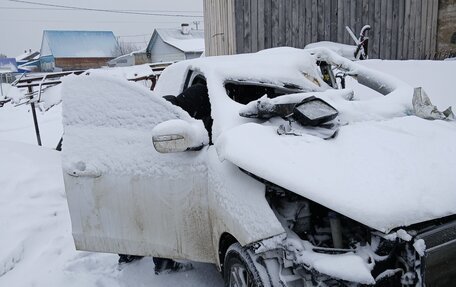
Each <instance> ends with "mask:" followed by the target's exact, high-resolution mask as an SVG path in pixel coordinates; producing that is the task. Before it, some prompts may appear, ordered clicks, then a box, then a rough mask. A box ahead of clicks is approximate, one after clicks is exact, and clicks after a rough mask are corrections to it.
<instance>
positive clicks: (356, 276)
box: [284, 238, 375, 284]
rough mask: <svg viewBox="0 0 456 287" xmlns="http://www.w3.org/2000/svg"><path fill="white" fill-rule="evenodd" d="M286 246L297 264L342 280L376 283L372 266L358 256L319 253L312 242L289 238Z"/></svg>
mask: <svg viewBox="0 0 456 287" xmlns="http://www.w3.org/2000/svg"><path fill="white" fill-rule="evenodd" d="M284 244H285V245H286V249H287V250H290V251H294V252H293V253H295V254H296V259H295V260H294V261H295V262H294V263H296V264H304V265H306V266H309V267H311V268H313V269H315V270H317V271H318V272H320V273H323V274H326V275H329V276H331V277H335V278H339V279H342V280H347V281H351V282H358V283H361V284H374V283H375V280H374V278H373V277H372V275H371V265H370V264H369V263H368V262H366V260H365V259H363V258H362V256H360V255H358V254H355V253H353V252H347V253H344V254H323V253H317V252H315V251H313V248H314V246H313V245H312V244H311V243H310V242H308V241H303V240H300V239H293V238H288V239H287V240H286V241H285V243H284ZM372 266H373V265H372Z"/></svg>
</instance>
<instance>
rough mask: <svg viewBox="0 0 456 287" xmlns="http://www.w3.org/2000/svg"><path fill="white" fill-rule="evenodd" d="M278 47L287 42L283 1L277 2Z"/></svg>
mask: <svg viewBox="0 0 456 287" xmlns="http://www.w3.org/2000/svg"><path fill="white" fill-rule="evenodd" d="M278 7H279V46H285V45H286V41H287V37H286V36H287V34H286V33H287V31H286V11H285V3H284V1H280V0H279V6H278Z"/></svg>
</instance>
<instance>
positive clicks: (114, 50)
mask: <svg viewBox="0 0 456 287" xmlns="http://www.w3.org/2000/svg"><path fill="white" fill-rule="evenodd" d="M40 54H41V57H40V67H41V71H43V72H54V71H69V70H86V69H91V68H100V67H102V66H106V65H107V62H108V61H109V60H111V59H113V58H115V57H117V56H119V46H118V43H117V40H116V38H115V37H114V34H113V33H112V32H110V31H48V30H46V31H44V32H43V40H42V42H41V51H40Z"/></svg>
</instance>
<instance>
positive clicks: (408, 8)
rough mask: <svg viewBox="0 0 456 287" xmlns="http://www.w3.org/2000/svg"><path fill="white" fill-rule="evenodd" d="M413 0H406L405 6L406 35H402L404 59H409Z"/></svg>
mask: <svg viewBox="0 0 456 287" xmlns="http://www.w3.org/2000/svg"><path fill="white" fill-rule="evenodd" d="M411 8H412V0H405V6H404V37H402V42H403V44H402V59H408V57H409V55H408V51H409V45H410V44H409V39H410V15H411Z"/></svg>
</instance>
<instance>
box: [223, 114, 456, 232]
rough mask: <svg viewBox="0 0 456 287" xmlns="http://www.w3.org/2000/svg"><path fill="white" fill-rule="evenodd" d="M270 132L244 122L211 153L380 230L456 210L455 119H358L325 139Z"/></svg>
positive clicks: (225, 135)
mask: <svg viewBox="0 0 456 287" xmlns="http://www.w3.org/2000/svg"><path fill="white" fill-rule="evenodd" d="M336 108H337V106H336ZM276 129H277V127H273V126H263V125H259V124H255V123H250V124H245V125H242V126H240V127H238V128H234V129H231V130H230V131H228V132H226V133H225V134H223V135H222V138H221V139H219V141H218V143H217V150H218V152H219V154H220V155H221V157H222V158H225V159H227V160H229V161H231V162H233V163H234V164H236V165H238V166H240V167H241V168H243V169H246V170H248V171H250V172H252V173H254V174H256V175H257V176H260V177H262V178H265V179H267V180H269V181H271V182H273V183H275V184H278V185H280V186H282V187H284V188H287V189H289V190H292V191H293V192H296V193H298V194H300V195H302V196H304V197H306V198H309V199H311V200H313V201H316V202H318V203H320V204H322V205H324V206H327V207H329V208H331V209H333V210H335V211H336V212H339V213H341V214H343V215H346V216H348V217H350V218H352V219H355V220H357V221H359V222H361V223H364V224H366V225H368V226H370V227H372V228H375V229H378V230H380V231H383V232H387V231H389V230H390V229H392V228H395V227H399V226H407V225H410V224H413V223H417V222H421V221H426V220H430V219H434V218H438V217H443V216H447V215H451V214H455V213H456V193H455V192H454V187H455V186H456V177H454V176H453V173H454V162H453V160H452V159H453V158H456V145H454V144H451V143H453V142H454V141H455V140H456V123H454V122H443V121H434V122H433V121H427V120H423V119H420V118H417V117H413V116H409V117H403V118H396V119H391V120H382V121H376V122H360V123H356V124H350V125H347V126H343V127H341V129H340V131H339V135H338V136H337V137H336V138H335V139H334V140H329V141H324V140H321V139H319V138H316V137H313V136H302V137H294V136H278V135H277V132H276ZM258 162H261V165H258V164H257V163H258Z"/></svg>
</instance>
